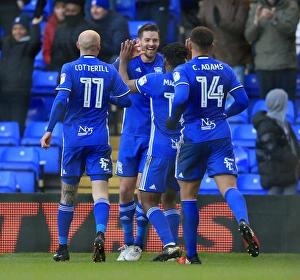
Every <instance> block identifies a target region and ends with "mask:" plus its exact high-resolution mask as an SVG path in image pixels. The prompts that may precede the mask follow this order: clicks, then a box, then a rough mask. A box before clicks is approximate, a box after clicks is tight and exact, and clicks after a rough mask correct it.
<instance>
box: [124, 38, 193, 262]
mask: <svg viewBox="0 0 300 280" xmlns="http://www.w3.org/2000/svg"><path fill="white" fill-rule="evenodd" d="M132 49H133V50H134V45H133V43H132V41H126V42H125V43H122V46H121V53H120V66H119V72H120V74H121V76H122V78H123V80H124V81H125V83H126V84H127V85H128V86H129V88H130V90H131V92H140V93H141V94H142V95H143V96H145V98H148V99H150V104H151V116H152V123H151V135H150V141H149V148H148V152H147V160H146V163H145V166H144V169H143V173H142V178H141V182H140V184H139V190H140V199H141V203H142V207H143V210H144V212H145V213H146V215H147V217H148V219H149V220H150V222H151V224H152V225H153V226H154V228H155V230H156V232H157V234H158V236H159V237H160V239H161V241H162V242H163V252H162V253H161V254H160V255H158V256H156V257H155V258H154V259H153V261H167V260H169V259H173V258H179V257H180V256H181V254H182V252H181V250H180V248H179V247H178V246H176V244H177V242H178V228H179V223H180V216H179V211H178V209H177V208H176V197H177V192H178V190H179V185H178V183H177V181H176V178H175V176H174V174H175V158H176V149H177V143H178V142H179V138H180V129H181V126H180V125H179V124H178V125H177V129H176V130H172V131H170V130H168V129H167V128H166V126H165V119H166V118H167V117H168V116H169V115H170V111H171V106H172V99H173V96H174V83H173V77H172V71H173V70H174V68H175V67H176V66H178V65H180V64H182V63H185V61H186V57H187V55H188V51H187V48H186V47H185V46H184V45H182V44H180V43H173V44H169V45H167V46H165V47H164V48H163V49H162V54H163V55H164V67H165V69H166V72H167V73H166V74H155V73H151V74H147V75H145V76H143V77H141V78H139V79H136V80H129V78H128V74H127V64H128V61H129V60H130V56H131V55H132V53H131V52H130V51H131V50H132ZM162 194H164V195H162ZM160 199H162V205H163V208H164V212H165V213H163V211H162V210H161V209H160V208H159V206H158V204H159V202H160Z"/></svg>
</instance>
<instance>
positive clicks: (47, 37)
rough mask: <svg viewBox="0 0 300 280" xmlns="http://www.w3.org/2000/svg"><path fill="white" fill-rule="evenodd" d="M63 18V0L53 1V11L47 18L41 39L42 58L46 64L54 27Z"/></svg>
mask: <svg viewBox="0 0 300 280" xmlns="http://www.w3.org/2000/svg"><path fill="white" fill-rule="evenodd" d="M64 20H65V3H64V0H55V1H54V11H53V14H51V15H50V16H49V18H48V20H47V23H46V26H45V31H44V40H43V59H44V63H45V64H46V65H49V64H50V62H51V49H52V42H53V38H54V32H55V29H56V28H57V27H58V26H59V25H61V24H62V23H63V21H64Z"/></svg>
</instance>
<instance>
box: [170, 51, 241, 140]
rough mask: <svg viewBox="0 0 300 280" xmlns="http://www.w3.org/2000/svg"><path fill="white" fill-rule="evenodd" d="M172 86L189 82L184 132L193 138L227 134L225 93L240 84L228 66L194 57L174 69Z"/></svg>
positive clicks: (204, 58)
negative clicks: (173, 83)
mask: <svg viewBox="0 0 300 280" xmlns="http://www.w3.org/2000/svg"><path fill="white" fill-rule="evenodd" d="M174 80H175V86H177V85H178V84H188V85H189V87H190V90H189V99H188V105H187V107H186V110H185V112H184V114H183V119H184V124H183V126H184V127H186V129H187V130H188V132H187V131H186V130H185V129H184V133H185V135H186V136H187V137H188V136H189V137H188V138H189V139H193V141H199V142H203V141H207V140H212V139H218V138H224V137H230V131H229V127H228V123H227V121H226V115H225V102H226V98H227V94H228V93H229V92H230V91H232V90H234V89H235V88H237V87H240V86H241V84H240V82H239V81H238V80H237V78H236V75H235V73H234V71H233V70H232V68H231V67H229V66H228V65H227V64H225V63H222V62H220V61H218V60H215V59H212V58H210V57H207V56H205V57H201V56H200V57H195V58H193V59H192V60H190V61H189V62H187V63H185V64H183V65H180V66H179V67H177V68H176V69H175V70H174Z"/></svg>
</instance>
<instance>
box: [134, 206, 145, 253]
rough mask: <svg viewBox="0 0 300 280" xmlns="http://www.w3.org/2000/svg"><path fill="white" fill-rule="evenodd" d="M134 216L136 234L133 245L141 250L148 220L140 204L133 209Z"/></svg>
mask: <svg viewBox="0 0 300 280" xmlns="http://www.w3.org/2000/svg"><path fill="white" fill-rule="evenodd" d="M135 215H136V224H137V233H136V238H135V240H134V244H135V245H137V246H139V247H140V248H141V249H143V247H144V239H145V233H146V229H147V225H148V218H147V216H146V214H145V213H144V211H143V208H142V205H141V204H140V203H138V204H137V207H136V209H135Z"/></svg>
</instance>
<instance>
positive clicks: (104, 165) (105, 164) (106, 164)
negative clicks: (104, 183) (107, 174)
mask: <svg viewBox="0 0 300 280" xmlns="http://www.w3.org/2000/svg"><path fill="white" fill-rule="evenodd" d="M99 164H100V166H101V168H102V169H103V170H104V171H109V159H107V158H101V159H100V161H99Z"/></svg>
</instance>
